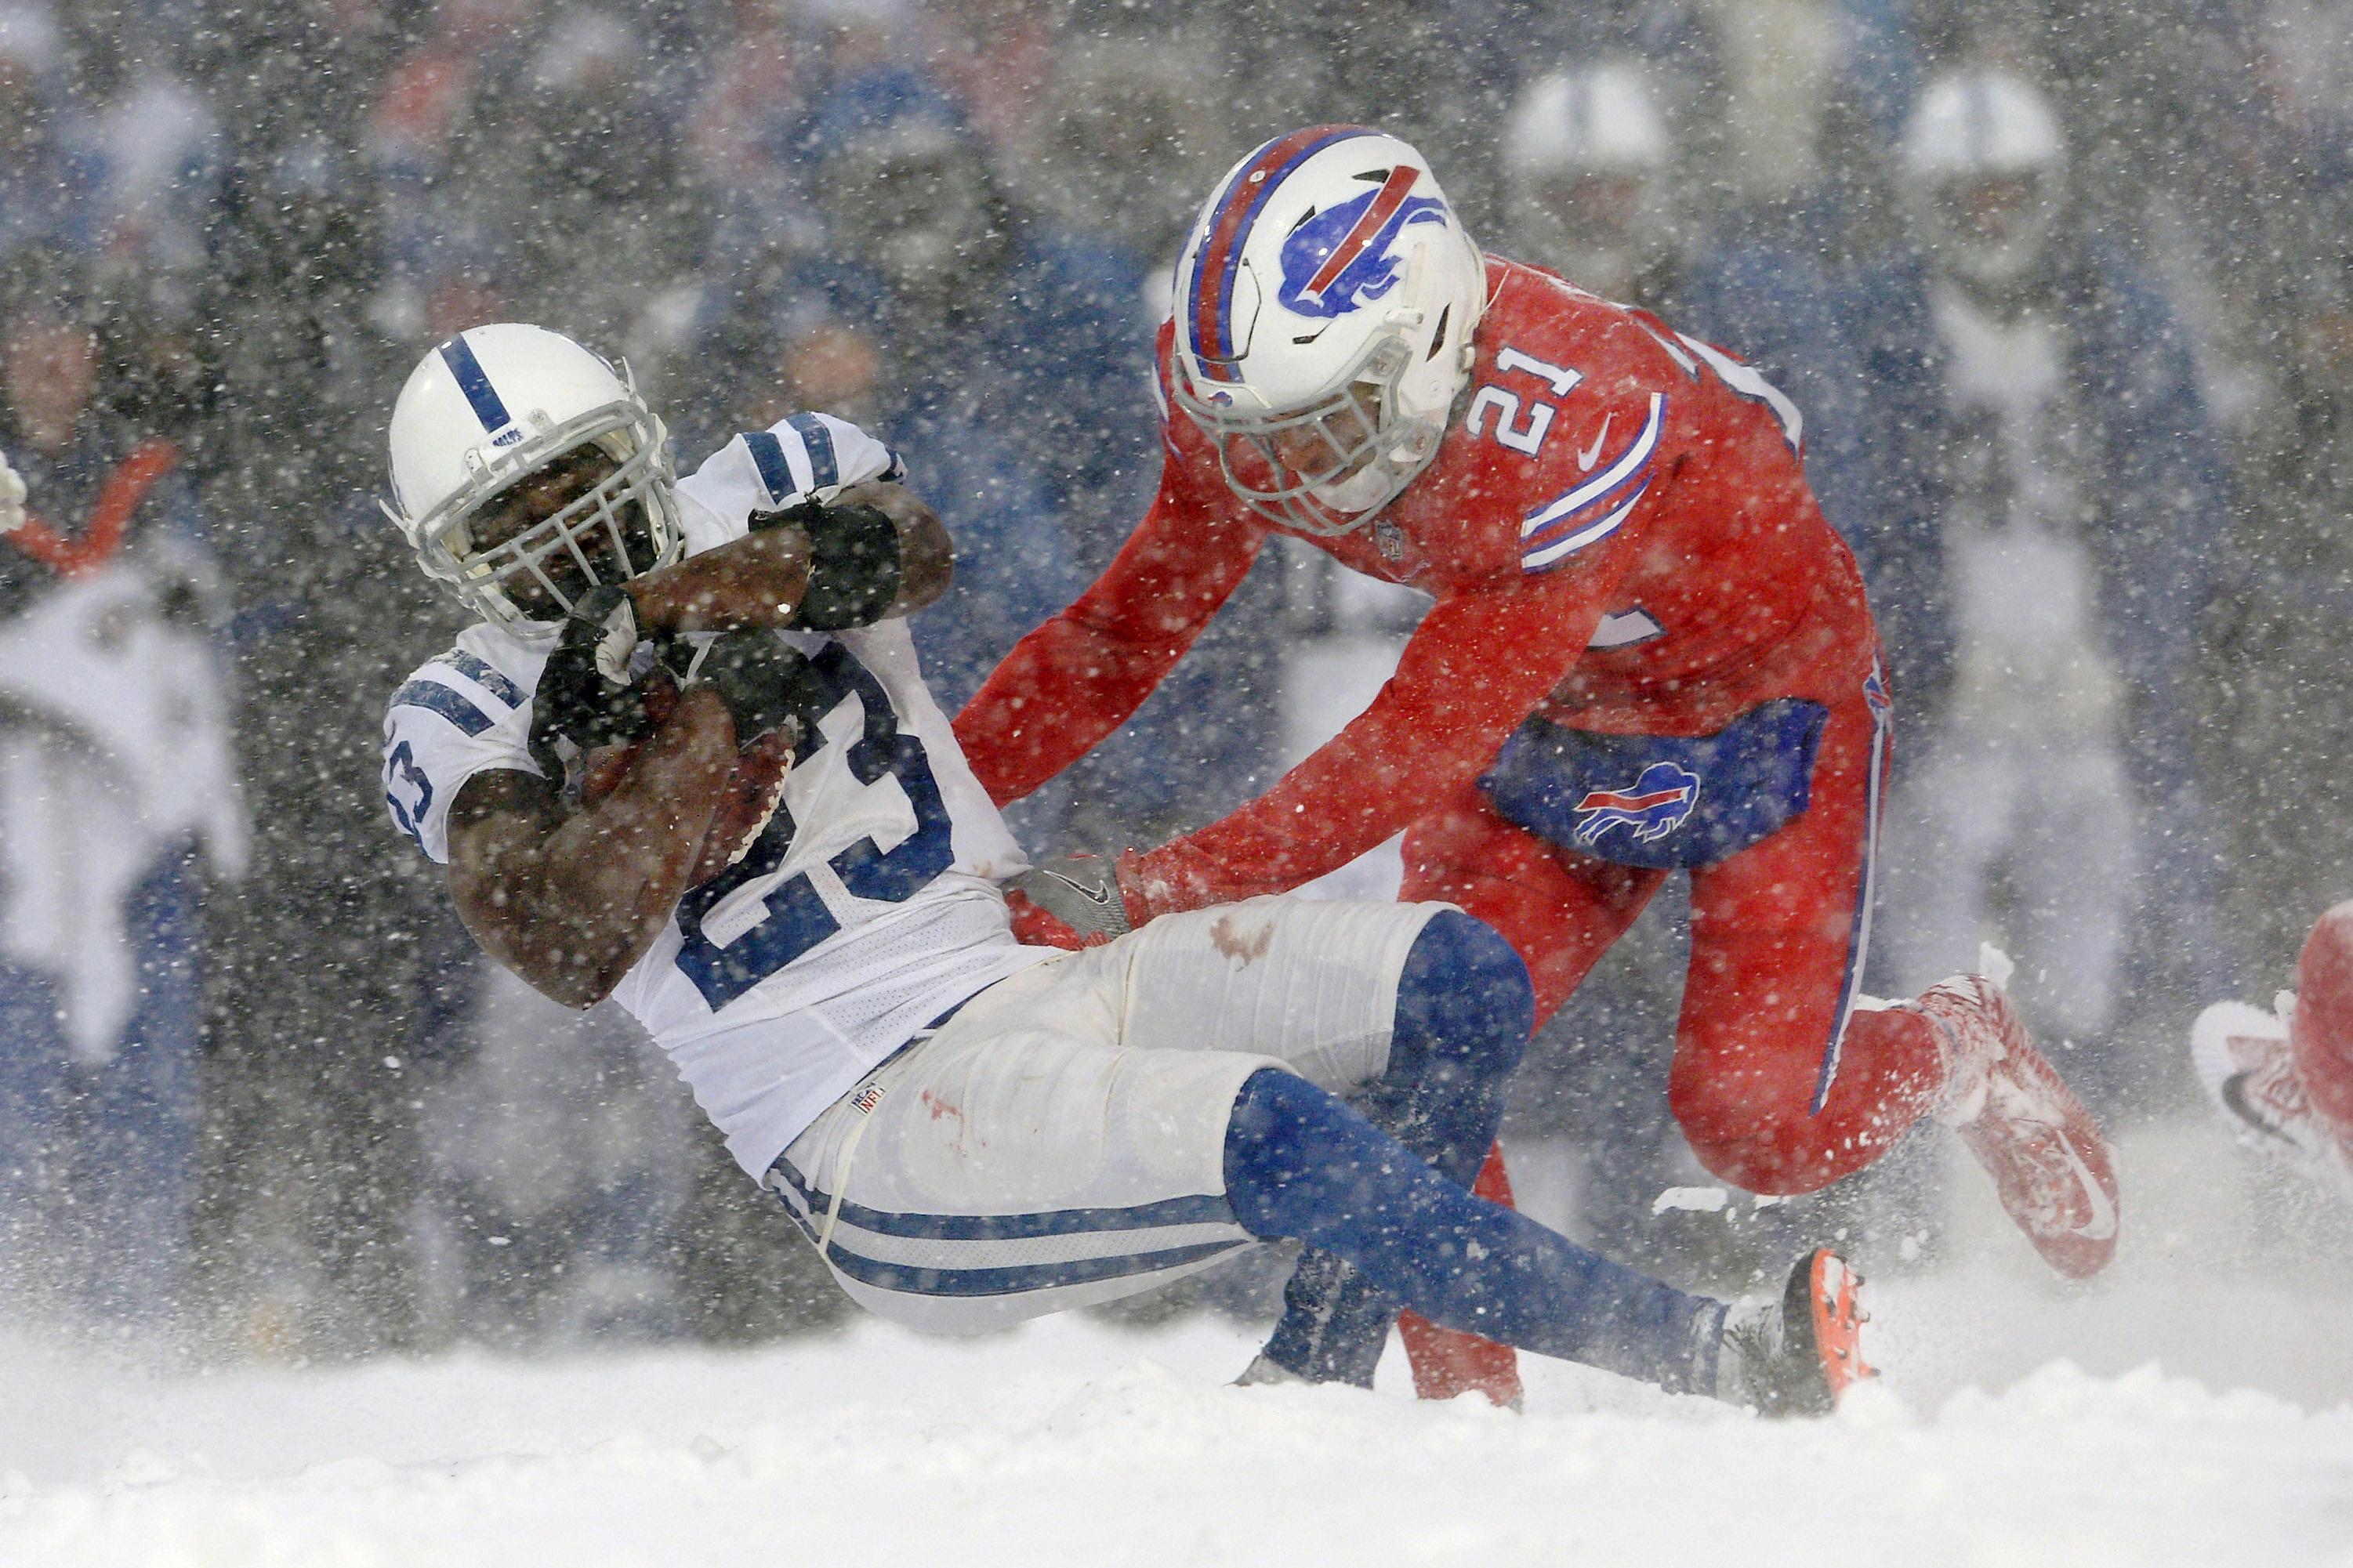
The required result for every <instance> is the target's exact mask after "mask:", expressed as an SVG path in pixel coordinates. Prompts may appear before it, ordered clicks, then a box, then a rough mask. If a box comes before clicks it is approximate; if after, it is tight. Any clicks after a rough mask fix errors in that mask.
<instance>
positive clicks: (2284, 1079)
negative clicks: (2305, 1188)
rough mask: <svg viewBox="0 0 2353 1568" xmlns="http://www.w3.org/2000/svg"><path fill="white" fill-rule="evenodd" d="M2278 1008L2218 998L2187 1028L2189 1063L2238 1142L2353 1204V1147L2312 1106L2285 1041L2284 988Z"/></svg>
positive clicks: (2288, 1007) (2288, 1000) (2287, 999)
mask: <svg viewBox="0 0 2353 1568" xmlns="http://www.w3.org/2000/svg"><path fill="white" fill-rule="evenodd" d="M2294 1016H2295V994H2294V993H2293V992H2287V991H2283V992H2281V993H2280V994H2279V999H2278V1002H2277V1003H2276V1010H2275V1011H2272V1012H2266V1011H2265V1010H2263V1008H2261V1007H2257V1006H2254V1005H2252V1004H2250V1003H2246V1002H2217V1003H2215V1004H2214V1005H2212V1006H2211V1007H2209V1008H2207V1009H2206V1011H2204V1012H2203V1013H2200V1014H2199V1015H2198V1022H2197V1023H2195V1024H2193V1025H2192V1026H2190V1030H2189V1065H2190V1066H2191V1067H2192V1068H2195V1069H2196V1070H2197V1073H2198V1082H2199V1084H2200V1086H2201V1087H2202V1088H2203V1089H2205V1090H2206V1097H2207V1098H2208V1099H2209V1100H2212V1101H2213V1102H2214V1109H2215V1110H2218V1111H2220V1112H2221V1115H2222V1119H2223V1120H2224V1121H2227V1122H2229V1123H2230V1124H2231V1126H2232V1128H2233V1129H2234V1130H2236V1131H2237V1132H2238V1134H2239V1137H2240V1140H2241V1141H2242V1142H2246V1143H2250V1144H2253V1146H2254V1147H2256V1148H2259V1149H2262V1150H2263V1151H2264V1152H2266V1153H2269V1154H2271V1155H2273V1156H2274V1157H2275V1158H2278V1159H2281V1160H2284V1161H2285V1162H2287V1163H2289V1164H2290V1165H2292V1166H2294V1167H2295V1169H2297V1170H2298V1171H2300V1172H2302V1173H2304V1174H2305V1175H2306V1176H2307V1177H2308V1178H2310V1179H2311V1180H2313V1181H2315V1182H2316V1183H2318V1184H2320V1185H2322V1186H2324V1187H2326V1188H2327V1189H2328V1190H2330V1191H2331V1192H2334V1193H2335V1194H2337V1195H2338V1196H2339V1197H2342V1198H2344V1199H2346V1200H2347V1201H2348V1202H2353V1149H2348V1148H2347V1147H2346V1144H2345V1142H2344V1140H2343V1139H2341V1138H2339V1137H2338V1136H2337V1134H2336V1132H2335V1131H2334V1130H2333V1129H2332V1128H2330V1127H2329V1125H2328V1124H2327V1121H2326V1120H2325V1119H2324V1118H2323V1117H2322V1116H2321V1115H2320V1113H2319V1111H2317V1110H2315V1109H2314V1107H2313V1104H2312V1099H2311V1096H2309V1095H2307V1094H2306V1092H2305V1088H2304V1080H2303V1079H2301V1078H2300V1077H2299V1076H2297V1073H2296V1070H2295V1055H2294V1053H2293V1052H2292V1051H2291V1049H2290V1048H2289V1045H2288V1029H2289V1024H2290V1020H2291V1019H2292V1018H2293V1017H2294Z"/></svg>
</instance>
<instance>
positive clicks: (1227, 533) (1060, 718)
mask: <svg viewBox="0 0 2353 1568" xmlns="http://www.w3.org/2000/svg"><path fill="white" fill-rule="evenodd" d="M1172 463H1173V459H1172ZM1265 542H1266V530H1265V529H1264V528H1263V527H1261V526H1260V525H1258V524H1257V523H1255V522H1251V521H1246V520H1240V519H1236V518H1232V517H1229V516H1226V515H1224V514H1222V513H1219V512H1218V511H1216V510H1212V509H1210V508H1208V507H1205V506H1204V505H1203V504H1202V503H1200V502H1199V501H1198V500H1195V499H1194V498H1193V497H1192V496H1191V494H1190V493H1189V492H1188V491H1187V490H1186V489H1184V488H1183V487H1182V486H1181V485H1180V484H1179V483H1178V482H1177V479H1176V476H1175V474H1174V473H1173V472H1172V473H1169V474H1166V475H1164V476H1163V478H1162V479H1161V485H1160V494H1159V496H1158V497H1157V498H1156V499H1155V500H1154V501H1153V503H1152V510H1149V511H1148V512H1146V513H1145V517H1144V521H1142V522H1141V523H1139V524H1137V525H1136V529H1135V531H1134V533H1132V534H1130V535H1129V536H1128V541H1127V542H1126V544H1124V546H1122V547H1121V549H1120V552H1119V554H1118V555H1117V556H1116V557H1115V558H1114V559H1113V562H1112V563H1111V564H1110V565H1109V566H1107V567H1105V568H1104V569H1103V575H1102V576H1101V577H1098V578H1097V579H1095V581H1094V583H1093V584H1092V586H1091V587H1089V588H1088V589H1087V591H1086V592H1085V593H1083V594H1082V595H1079V597H1078V598H1077V600H1076V601H1074V602H1073V603H1072V604H1071V606H1070V608H1068V609H1066V610H1064V611H1063V612H1062V613H1061V614H1060V615H1059V616H1055V617H1054V618H1053V619H1051V620H1050V621H1048V622H1046V623H1045V624H1044V625H1043V626H1039V627H1037V628H1036V629H1035V630H1033V631H1031V632H1030V633H1029V636H1027V637H1023V638H1022V639H1021V640H1020V641H1019V642H1018V643H1017V644H1015V645H1014V647H1013V651H1011V652H1010V653H1008V654H1007V655H1006V656H1005V658H1004V660H1003V662H1002V663H1000V664H998V665H997V668H996V669H995V670H993V671H991V672H990V674H989V677H988V679H987V680H986V681H984V682H982V683H981V688H980V689H979V690H978V691H976V692H975V693H974V694H973V699H972V700H971V701H969V702H967V703H965V707H964V711H963V712H961V713H959V714H957V715H956V718H955V733H956V742H957V744H959V745H961V746H962V747H963V748H964V752H965V758H966V760H967V761H969V762H970V763H972V770H973V773H974V774H975V775H976V777H978V779H979V780H980V784H981V787H982V788H983V789H986V790H987V791H988V795H989V798H990V799H991V800H994V801H995V802H996V803H997V805H1006V804H1007V803H1008V802H1010V801H1016V800H1019V799H1020V798H1022V797H1023V796H1024V795H1028V794H1029V793H1030V792H1031V791H1032V790H1034V789H1036V788H1038V787H1039V785H1040V784H1044V783H1045V782H1046V781H1047V780H1049V779H1050V778H1052V777H1053V776H1054V775H1055V774H1056V773H1060V772H1061V771H1062V770H1063V769H1064V768H1066V767H1069V766H1070V765H1071V763H1075V762H1077V761H1078V760H1079V759H1080V758H1081V757H1083V756H1085V755H1086V754H1087V752H1090V751H1092V749H1093V748H1094V746H1095V744H1096V743H1097V742H1100V741H1101V740H1102V739H1103V737H1104V736H1106V735H1108V734H1110V733H1111V732H1112V731H1113V730H1116V729H1118V728H1119V727H1120V726H1121V725H1122V724H1124V723H1125V722H1126V721H1127V720H1128V717H1129V715H1131V714H1133V713H1134V711H1135V710H1136V709H1138V708H1139V707H1141V706H1143V704H1144V700H1145V698H1147V697H1149V696H1151V695H1152V691H1153V689H1154V688H1155V687H1156V686H1158V685H1159V684H1160V682H1161V680H1162V679H1163V678H1164V677H1166V675H1167V673H1168V672H1169V670H1170V669H1172V668H1175V667H1176V661H1177V660H1178V659H1180V658H1184V657H1185V650H1186V649H1187V648H1189V647H1192V646H1193V640H1194V639H1195V638H1196V637H1199V636H1200V635H1201V629H1202V628H1203V627H1204V626H1208V624H1209V621H1210V618H1211V617H1212V616H1215V615H1216V614H1217V613H1218V609H1219V606H1220V605H1223V604H1224V603H1225V602H1226V600H1227V599H1229V597H1231V596H1232V595H1233V592H1234V590H1235V589H1236V588H1238V587H1240V585H1241V582H1242V579H1243V578H1244V577H1247V576H1248V575H1250V563H1252V562H1254V561H1256V560H1257V559H1258V552H1259V550H1260V547H1261V545H1263V544H1264V543H1265Z"/></svg>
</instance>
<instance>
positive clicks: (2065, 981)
mask: <svg viewBox="0 0 2353 1568" xmlns="http://www.w3.org/2000/svg"><path fill="white" fill-rule="evenodd" d="M1903 163H1904V171H1905V188H1906V195H1907V197H1908V199H1909V202H1910V205H1911V208H1912V211H1913V214H1914V217H1915V223H1916V224H1917V226H1918V228H1919V231H1920V234H1921V237H1922V239H1923V243H1924V245H1925V247H1926V251H1927V255H1928V258H1929V263H1930V266H1931V268H1933V280H1932V282H1931V285H1930V296H1929V298H1930V307H1931V314H1932V317H1933V320H1934V322H1935V326H1936V333H1937V336H1938V339H1939V341H1940V342H1941V343H1942V345H1943V348H1944V350H1945V355H1946V360H1945V363H1946V367H1947V370H1946V379H1945V384H1944V398H1945V402H1946V406H1947V414H1948V416H1949V423H1950V434H1949V436H1948V451H1947V473H1948V479H1949V484H1950V500H1949V504H1948V507H1947V513H1946V515H1945V518H1944V520H1943V526H1942V531H1941V532H1942V542H1943V546H1944V550H1943V568H1942V570H1943V575H1942V578H1941V580H1939V581H1936V582H1933V583H1921V584H1916V585H1915V592H1918V593H1920V594H1923V595H1932V594H1933V595H1938V596H1940V597H1942V598H1943V599H1944V600H1945V601H1946V602H1947V605H1949V606H1950V613H1951V616H1952V622H1953V626H1954V627H1955V646H1954V652H1953V663H1952V669H1951V672H1950V675H1949V677H1948V678H1947V680H1946V681H1945V682H1943V683H1941V684H1942V685H1943V686H1944V687H1945V689H1947V697H1946V699H1945V701H1944V703H1943V705H1942V707H1941V708H1940V710H1937V711H1936V714H1935V715H1934V717H1933V718H1932V719H1931V721H1930V725H1929V728H1928V734H1927V740H1926V745H1925V746H1923V747H1922V748H1921V749H1920V750H1918V751H1915V752H1914V753H1913V758H1912V760H1911V761H1910V763H1908V765H1907V767H1906V768H1905V772H1904V773H1903V774H1902V775H1901V778H1900V780H1899V784H1898V793H1897V796H1896V802H1897V804H1896V805H1895V806H1894V808H1893V809H1892V810H1891V813H1890V818H1889V837H1890V847H1889V849H1888V852H1887V857H1886V881H1885V892H1884V900H1885V911H1886V912H1885V916H1884V919H1885V926H1884V928H1883V929H1884V931H1885V932H1886V935H1887V938H1888V945H1887V952H1888V956H1889V959H1890V961H1891V968H1892V972H1893V973H1894V974H1895V976H1896V984H1897V985H1898V987H1899V988H1900V987H1901V986H1902V985H1904V984H1913V983H1915V982H1916V983H1917V984H1928V983H1931V982H1933V981H1934V980H1936V978H1937V977H1938V976H1939V975H1941V974H1943V973H1948V972H1950V971H1953V970H1957V969H1965V968H1968V967H1969V966H1970V965H1971V963H1973V962H1974V957H1975V953H1976V951H1977V945H1978V942H1979V941H1980V940H1985V939H2000V940H2002V941H2004V942H2007V943H2010V944H2013V945H2014V946H2015V948H2016V951H2017V955H2018V957H2019V958H2020V959H2021V971H2020V981H2019V984H2018V987H2017V990H2018V994H2019V996H2020V1000H2021V1005H2022V1006H2023V1007H2024V1009H2025V1010H2026V1012H2027V1014H2028V1016H2029V1018H2030V1021H2031V1023H2032V1024H2033V1026H2035V1027H2036V1028H2037V1029H2038V1031H2040V1032H2042V1034H2043V1035H2044V1036H2045V1037H2052V1038H2057V1039H2069V1038H2072V1039H2076V1040H2082V1041H2087V1042H2089V1041H2104V1040H2106V1039H2108V1038H2110V1037H2112V1035H2113V1033H2114V1031H2115V1030H2116V1027H2117V1025H2118V1015H2119V1008H2120V1005H2121V1003H2122V1001H2123V999H2124V996H2125V994H2126V986H2127V983H2128V975H2130V974H2131V972H2130V971H2128V970H2127V968H2126V961H2127V958H2128V956H2129V954H2128V951H2127V948H2128V944H2137V947H2138V950H2139V955H2140V963H2141V973H2140V974H2139V975H2138V976H2137V978H2138V979H2140V980H2141V981H2142V982H2143V983H2144V984H2140V985H2137V986H2135V987H2134V989H2135V990H2137V991H2139V992H2140V994H2142V995H2143V996H2144V997H2146V998H2152V999H2153V998H2155V997H2157V996H2159V995H2163V996H2165V997H2166V999H2167V1000H2168V1001H2171V1002H2175V1003H2177V1004H2178V1003H2179V1002H2180V1001H2182V1000H2186V997H2185V996H2184V995H2183V994H2182V992H2183V989H2184V985H2185V982H2188V981H2190V980H2192V979H2194V978H2196V977H2198V976H2199V971H2200V964H2201V963H2211V944H2212V942H2213V941H2214V940H2215V935H2216V933H2215V932H2214V931H2212V930H2211V924H2201V922H2211V920H2212V918H2213V913H2214V910H2213V893H2214V889H2213V887H2212V865H2213V862H2212V860H2211V858H2210V856H2211V835H2210V833H2209V832H2208V830H2207V829H2206V828H2205V827H2204V826H2203V813H2202V808H2201V807H2200V804H2199V802H2200V791H2199V788H2198V781H2197V779H2196V776H2195V774H2194V772H2193V770H2192V766H2191V761H2190V757H2191V752H2190V745H2189V742H2190V741H2191V739H2192V734H2191V725H2190V724H2189V721H2188V711H2189V710H2188V707H2187V703H2188V700H2189V687H2188V685H2187V682H2188V679H2189V674H2190V653H2191V636H2192V631H2193V628H2194V626H2195V618H2196V616H2197V614H2198V612H2199V610H2200V607H2201V606H2202V605H2203V603H2204V599H2205V595H2206V585H2207V581H2208V568H2207V565H2206V563H2205V559H2204V556H2205V553H2206V549H2207V546H2208V543H2209V542H2210V541H2211V539H2212V538H2214V537H2215V535H2216V533H2217V532H2218V531H2219V529H2220V526H2221V522H2222V520H2225V519H2227V517H2228V516H2229V511H2230V500H2229V495H2228V492H2227V489H2226V488H2225V485H2224V482H2223V476H2222V473H2221V464H2220V458H2219V454H2218V452H2217V451H2216V448H2215V446H2214V441H2213V434H2212V431H2211V428H2210V426H2209V425H2208V422H2207V417H2206V414H2205V410H2204V407H2203V405H2202V403H2201V401H2200V395H2199V390H2198V387H2197V384H2196V382H2195V379H2194V374H2193V372H2192V368H2191V365H2190V362H2189V353H2188V351H2187V348H2186V345H2185V344H2184V342H2183V339H2182V336H2181V333H2180V332H2179V330H2178V328H2177V327H2176V325H2175V322H2174V319H2173V316H2172V313H2171V311H2170V310H2169V309H2168V304H2167V301H2166V300H2165V299H2164V297H2163V296H2162V295H2161V294H2160V293H2159V292H2158V290H2157V289H2155V287H2154V286H2153V285H2152V284H2151V283H2150V282H2149V281H2148V280H2147V279H2146V278H2144V277H2143V276H2142V275H2140V274H2139V273H2138V272H2137V270H2136V269H2134V268H2132V267H2131V266H2130V265H2129V264H2128V263H2127V262H2126V260H2125V258H2123V257H2122V256H2121V255H2120V254H2118V253H2117V252H2116V249H2115V248H2114V247H2111V246H2110V245H2108V244H2107V243H2106V242H2105V241H2104V239H2103V238H2102V237H2100V236H2098V235H2097V234H2085V233H2082V232H2078V231H2076V230H2075V229H2074V228H2073V227H2072V226H2069V225H2068V224H2067V222H2066V216H2067V214H2068V213H2069V212H2070V211H2071V210H2073V205H2074V204H2073V203H2072V202H2071V201H2070V200H2069V197H2068V182H2069V181H2070V179H2071V177H2072V173H2071V166H2070V163H2069V160H2068V157H2067V151H2066V144H2065V142H2064V140H2063V133H2062V131H2061V127H2060V124H2059V121H2058V119H2057V117H2056V115H2055V114H2054V113H2053V112H2052V108H2051V105H2050V102H2049V100H2047V99H2046V98H2045V97H2044V96H2043V94H2042V92H2041V91H2040V90H2039V89H2036V88H2034V87H2032V86H2031V85H2030V84H2029V83H2027V82H2026V81H2025V80H2023V79H2021V78H2018V77H2016V76H2013V75H2010V74H2009V73H2007V72H2003V71H2000V70H1995V69H1990V68H1978V67H1972V68H1963V69H1960V70H1957V71H1954V72H1951V73H1948V74H1947V75H1945V76H1943V77H1941V78H1939V79H1936V81H1934V82H1932V83H1931V84H1930V86H1929V87H1928V89H1926V91H1925V92H1924V93H1923V95H1922V98H1921V100H1920V103H1919V105H1918V107H1917V108H1916V109H1915V112H1914V115H1913V119H1912V121H1911V124H1910V126H1909V128H1908V130H1907V132H1906V135H1905V144H1904V150H1903ZM2159 847H2161V851H2160V849H2159ZM2144 878H2148V879H2150V880H2148V881H2147V882H2144V880H2143V879H2144ZM2145 886H2146V887H2147V889H2148V893H2149V895H2153V896H2148V897H2146V898H2145V897H2144V895H2143V894H2142V891H2141V889H2143V888H2144V887H2145ZM2145 905H2146V907H2147V908H2149V909H2150V910H2152V911H2155V912H2157V913H2158V919H2156V920H2154V921H2143V920H2141V919H2139V918H2137V917H2138V913H2139V911H2140V910H2141V909H2142V908H2143V907H2144V906H2145ZM2199 944H2202V945H2203V946H2204V948H2205V950H2206V951H2205V954H2204V955H2203V956H2202V957H2200V956H2191V955H2193V954H2197V953H2198V951H2199ZM2124 1070H2125V1069H2124V1068H2123V1066H2122V1064H2121V1063H2120V1062H2119V1061H2117V1059H2116V1058H2115V1056H2114V1055H2113V1053H2110V1055H2109V1058H2108V1067H2107V1068H2106V1070H2105V1073H2095V1074H2094V1081H2095V1082H2096V1081H2097V1080H2098V1079H2100V1078H2103V1077H2105V1079H2106V1080H2107V1081H2106V1083H2105V1087H2106V1088H2107V1089H2109V1090H2110V1091H2111V1092H2113V1091H2114V1090H2115V1089H2116V1088H2117V1087H2118V1078H2119V1076H2120V1075H2121V1074H2122V1072H2123V1071H2124Z"/></svg>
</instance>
